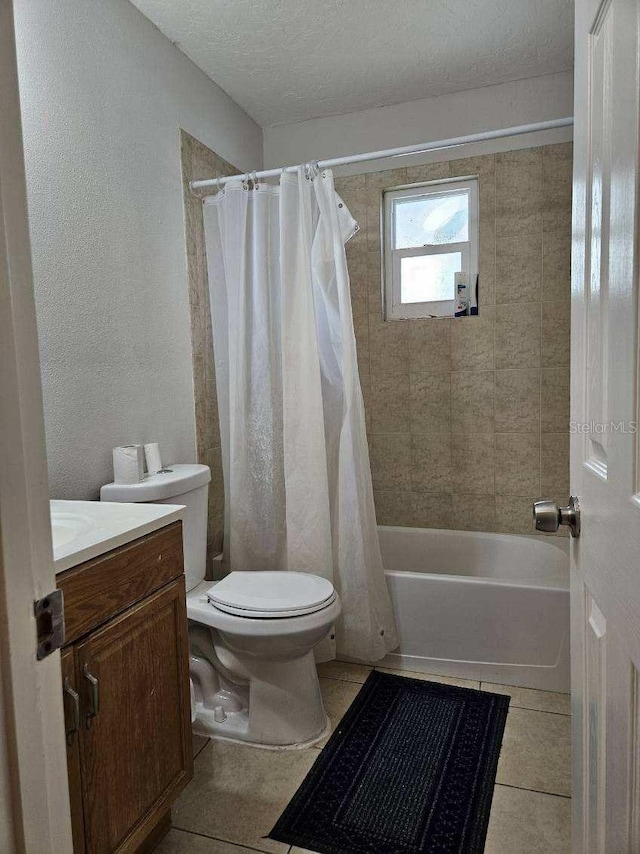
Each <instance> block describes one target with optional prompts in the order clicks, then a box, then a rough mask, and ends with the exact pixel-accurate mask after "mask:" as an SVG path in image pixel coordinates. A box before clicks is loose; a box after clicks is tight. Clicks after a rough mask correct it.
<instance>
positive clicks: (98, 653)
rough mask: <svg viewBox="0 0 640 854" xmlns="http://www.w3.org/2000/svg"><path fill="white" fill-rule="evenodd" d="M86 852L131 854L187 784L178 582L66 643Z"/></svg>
mask: <svg viewBox="0 0 640 854" xmlns="http://www.w3.org/2000/svg"><path fill="white" fill-rule="evenodd" d="M76 662H77V679H78V682H79V684H80V686H81V691H80V693H81V696H82V712H83V718H84V719H83V722H82V728H81V729H82V738H81V742H80V747H81V751H80V752H81V764H82V789H83V800H84V825H85V841H86V848H87V851H88V852H89V854H99V853H100V852H105V853H106V852H113V851H118V852H125V851H127V852H128V851H134V850H135V849H136V847H137V846H138V845H139V844H140V842H141V841H142V840H143V839H144V838H145V837H146V836H147V834H148V833H149V831H150V829H151V828H152V827H153V826H154V824H155V823H156V822H157V821H158V819H159V818H160V816H162V815H163V814H164V813H166V812H167V810H168V809H169V807H170V805H171V802H172V801H173V800H174V799H175V797H176V796H177V794H178V793H179V792H180V791H181V789H182V788H184V786H185V785H186V784H187V782H188V781H189V780H190V779H191V776H192V774H193V760H192V757H191V731H190V730H191V717H190V697H189V673H188V666H189V658H188V642H187V617H186V606H185V592H184V579H182V578H181V579H178V580H176V581H174V582H172V583H171V584H169V585H167V586H166V587H164V588H163V589H162V590H160V591H159V592H158V593H156V594H154V595H153V596H150V597H149V598H147V599H145V600H144V601H143V602H141V603H140V604H139V605H136V606H135V607H134V608H131V609H130V610H129V611H127V612H125V613H124V614H123V615H122V616H120V617H118V618H117V619H115V620H112V621H111V622H110V623H108V624H107V625H106V626H104V628H102V629H100V630H99V631H96V632H94V633H93V634H92V635H90V636H89V638H88V639H87V640H86V641H84V642H82V643H79V644H77V645H76Z"/></svg>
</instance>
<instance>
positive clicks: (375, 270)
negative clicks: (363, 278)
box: [367, 250, 383, 317]
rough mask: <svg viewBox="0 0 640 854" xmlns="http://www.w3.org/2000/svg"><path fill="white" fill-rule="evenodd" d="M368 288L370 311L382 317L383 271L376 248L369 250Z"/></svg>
mask: <svg viewBox="0 0 640 854" xmlns="http://www.w3.org/2000/svg"><path fill="white" fill-rule="evenodd" d="M367 288H368V294H369V311H370V312H371V314H377V315H378V317H382V308H383V306H382V271H381V260H380V253H379V252H378V251H376V250H373V251H372V250H368V251H367Z"/></svg>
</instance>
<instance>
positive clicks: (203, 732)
mask: <svg viewBox="0 0 640 854" xmlns="http://www.w3.org/2000/svg"><path fill="white" fill-rule="evenodd" d="M195 715H196V718H195V720H194V722H193V725H192V732H193V734H194V735H199V736H202V737H203V738H213V739H215V740H216V741H228V742H231V743H232V744H246V745H247V746H249V747H259V748H261V749H262V750H305V749H306V748H307V747H313V745H314V744H317V743H318V742H319V741H322V739H324V738H326V737H327V736H329V735H330V734H331V721H330V720H329V718H328V717H327V716H326V715H325V719H326V723H325V727H324V729H323V730H322V731H321V732H320V733H319V734H318V735H316V736H314V738H311V739H309V741H296V742H293V743H292V744H265V743H264V742H260V741H252V740H251V738H250V737H249V731H248V724H249V715H248V714H247V713H246V712H231V713H230V714H229V715H228V718H227V720H228V722H229V725H228V724H227V721H225V722H224V723H218V722H217V721H216V720H215V719H214V716H213V712H212V711H211V709H207V708H206V707H205V706H204V705H203V704H202V703H196V708H195Z"/></svg>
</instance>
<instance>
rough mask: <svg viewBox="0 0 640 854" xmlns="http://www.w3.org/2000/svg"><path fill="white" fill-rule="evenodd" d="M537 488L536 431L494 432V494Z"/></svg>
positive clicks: (516, 492)
mask: <svg viewBox="0 0 640 854" xmlns="http://www.w3.org/2000/svg"><path fill="white" fill-rule="evenodd" d="M539 491H540V434H539V433H496V494H497V495H528V494H529V493H531V492H534V493H538V492H539Z"/></svg>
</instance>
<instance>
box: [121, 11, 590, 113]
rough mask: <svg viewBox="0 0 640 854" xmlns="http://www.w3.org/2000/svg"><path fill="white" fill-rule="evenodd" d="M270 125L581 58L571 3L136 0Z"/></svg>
mask: <svg viewBox="0 0 640 854" xmlns="http://www.w3.org/2000/svg"><path fill="white" fill-rule="evenodd" d="M132 2H133V3H134V5H135V6H137V7H138V9H140V11H141V12H142V13H143V14H145V15H146V16H147V17H148V18H150V20H151V21H153V22H154V23H155V24H156V25H157V26H158V27H159V28H160V30H161V31H162V32H163V33H164V34H165V35H166V36H167V37H168V38H169V39H171V41H173V42H174V43H175V44H176V45H177V46H178V47H179V48H180V49H181V50H182V51H183V52H184V53H186V54H187V56H189V57H190V58H191V59H192V60H193V61H194V62H195V63H196V65H198V66H199V67H200V68H201V69H202V70H203V71H205V72H206V74H208V75H209V77H211V78H212V79H213V80H214V81H215V82H216V83H217V84H218V85H219V86H221V87H222V88H223V89H224V90H225V91H226V92H228V93H229V94H230V95H231V97H232V98H233V99H234V100H235V101H237V103H238V104H240V106H241V107H243V108H244V109H245V110H246V111H247V112H248V113H249V114H250V115H251V116H252V117H253V118H254V119H255V120H256V121H257V122H258V123H259V124H260V125H262V126H263V127H268V126H270V125H274V124H283V123H290V122H296V121H303V120H305V119H310V118H315V117H318V116H327V115H332V114H337V113H348V112H352V111H354V110H363V109H367V108H369V107H378V106H382V105H384V104H394V103H400V102H402V101H412V100H417V99H419V98H426V97H430V96H433V95H444V94H447V93H449V92H457V91H460V90H464V89H472V88H476V87H478V86H488V85H491V84H494V83H504V82H506V81H508V80H517V79H520V78H524V77H535V76H537V75H539V74H547V73H551V72H555V71H565V70H567V69H570V68H571V67H572V65H573V0H132Z"/></svg>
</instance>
